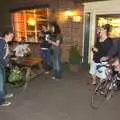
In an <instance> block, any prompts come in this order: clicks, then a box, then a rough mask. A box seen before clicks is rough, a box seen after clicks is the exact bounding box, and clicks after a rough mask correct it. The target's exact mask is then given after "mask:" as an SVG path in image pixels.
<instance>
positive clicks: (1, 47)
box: [0, 39, 7, 65]
mask: <svg viewBox="0 0 120 120" xmlns="http://www.w3.org/2000/svg"><path fill="white" fill-rule="evenodd" d="M6 46H7V45H6V42H5V40H3V39H0V64H2V65H6V59H4V56H5V54H6Z"/></svg>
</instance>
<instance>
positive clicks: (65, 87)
mask: <svg viewBox="0 0 120 120" xmlns="http://www.w3.org/2000/svg"><path fill="white" fill-rule="evenodd" d="M88 80H89V75H88V74H87V72H86V71H84V70H80V71H79V72H78V73H72V72H68V73H67V72H66V73H65V76H64V80H62V81H60V82H56V81H54V80H51V79H50V78H49V76H44V75H41V76H39V78H36V79H34V80H33V81H31V83H30V84H29V87H28V89H27V90H26V91H24V92H22V89H13V91H14V93H15V97H14V99H12V102H13V105H12V106H11V107H7V108H2V107H1V108H0V119H1V120H118V119H119V116H120V112H119V111H120V96H119V94H118V95H116V96H115V97H114V98H113V99H111V100H110V101H109V102H108V103H106V104H105V105H104V106H101V107H100V108H99V109H97V110H93V109H91V108H90V105H89V103H90V93H91V92H90V89H91V86H89V85H87V81H88Z"/></svg>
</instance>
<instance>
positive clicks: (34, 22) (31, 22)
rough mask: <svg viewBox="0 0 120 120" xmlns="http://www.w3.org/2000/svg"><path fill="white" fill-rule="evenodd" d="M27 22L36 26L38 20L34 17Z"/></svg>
mask: <svg viewBox="0 0 120 120" xmlns="http://www.w3.org/2000/svg"><path fill="white" fill-rule="evenodd" d="M27 23H28V25H31V26H35V24H36V21H35V19H33V18H29V19H28V21H27Z"/></svg>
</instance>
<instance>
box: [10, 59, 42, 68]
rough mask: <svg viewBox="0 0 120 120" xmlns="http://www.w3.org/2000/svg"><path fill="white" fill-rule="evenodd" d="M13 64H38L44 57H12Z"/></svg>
mask: <svg viewBox="0 0 120 120" xmlns="http://www.w3.org/2000/svg"><path fill="white" fill-rule="evenodd" d="M11 61H12V64H17V65H22V66H31V67H32V66H36V65H39V64H40V63H41V62H42V58H37V57H31V58H11Z"/></svg>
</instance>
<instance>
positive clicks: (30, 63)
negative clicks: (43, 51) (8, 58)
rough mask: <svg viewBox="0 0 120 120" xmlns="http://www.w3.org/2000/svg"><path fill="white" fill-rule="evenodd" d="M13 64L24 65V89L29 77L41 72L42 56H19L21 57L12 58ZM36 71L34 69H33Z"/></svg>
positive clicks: (31, 77)
mask: <svg viewBox="0 0 120 120" xmlns="http://www.w3.org/2000/svg"><path fill="white" fill-rule="evenodd" d="M12 61H13V63H12V64H14V65H17V66H18V67H24V68H25V70H26V72H25V85H24V90H25V89H26V88H27V86H28V83H29V81H30V80H31V79H33V78H34V77H37V76H38V75H40V74H41V73H42V72H43V69H42V58H35V57H34V58H33V57H32V58H23V59H22V58H21V59H16V60H15V59H12ZM34 68H35V69H37V70H36V71H34V70H35V69H34Z"/></svg>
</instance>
